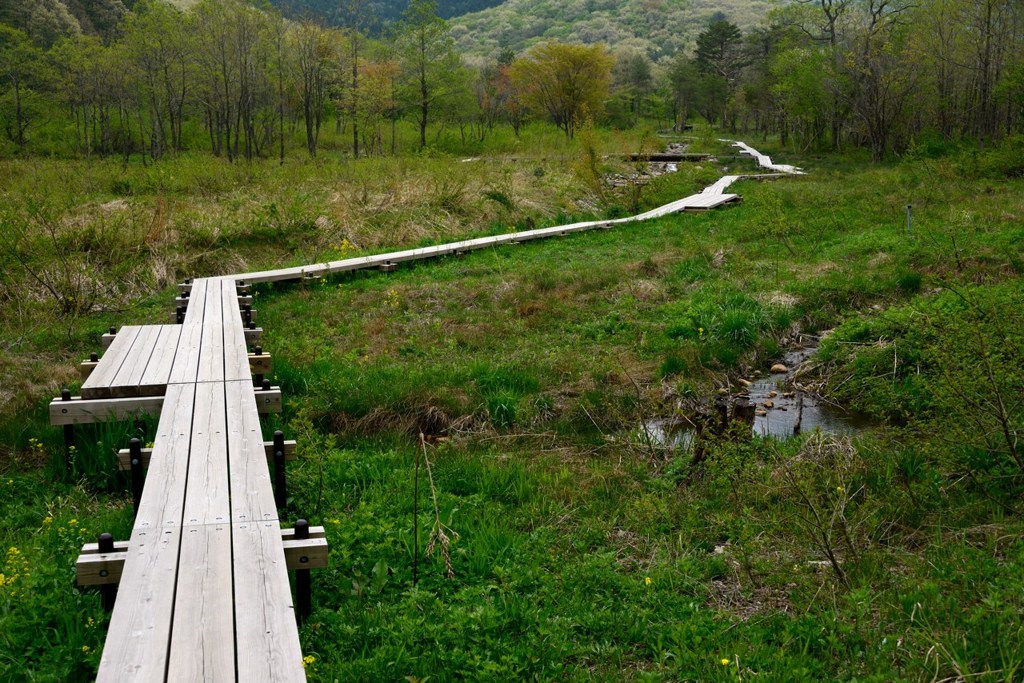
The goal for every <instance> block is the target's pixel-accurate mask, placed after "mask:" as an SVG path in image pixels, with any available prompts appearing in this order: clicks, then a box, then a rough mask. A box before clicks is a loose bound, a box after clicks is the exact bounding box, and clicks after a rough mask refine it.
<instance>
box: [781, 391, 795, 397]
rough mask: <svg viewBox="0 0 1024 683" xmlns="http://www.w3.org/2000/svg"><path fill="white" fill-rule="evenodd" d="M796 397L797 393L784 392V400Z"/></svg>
mask: <svg viewBox="0 0 1024 683" xmlns="http://www.w3.org/2000/svg"><path fill="white" fill-rule="evenodd" d="M794 396H796V392H795V391H784V392H782V398H793V397H794Z"/></svg>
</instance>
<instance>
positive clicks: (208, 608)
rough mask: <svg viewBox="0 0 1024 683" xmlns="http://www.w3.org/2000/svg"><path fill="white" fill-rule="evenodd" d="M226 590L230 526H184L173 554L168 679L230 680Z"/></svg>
mask: <svg viewBox="0 0 1024 683" xmlns="http://www.w3.org/2000/svg"><path fill="white" fill-rule="evenodd" d="M231 589H232V576H231V527H230V525H228V524H214V525H203V526H185V527H184V528H183V529H182V534H181V550H180V553H179V559H178V585H177V590H176V598H175V608H174V625H173V628H172V630H171V647H170V650H171V652H170V660H169V662H168V668H167V680H168V681H175V682H177V681H182V682H187V681H195V682H196V683H205V682H211V681H232V682H233V681H234V680H235V648H234V647H232V645H233V643H234V641H235V625H234V617H233V614H232V612H233V605H232V593H231ZM154 646H158V643H154ZM242 680H244V679H242Z"/></svg>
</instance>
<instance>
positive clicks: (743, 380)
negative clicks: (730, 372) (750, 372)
mask: <svg viewBox="0 0 1024 683" xmlns="http://www.w3.org/2000/svg"><path fill="white" fill-rule="evenodd" d="M736 381H737V382H738V383H739V384H741V385H743V386H745V387H749V386H750V385H751V384H753V382H751V381H750V380H749V379H738V380H736Z"/></svg>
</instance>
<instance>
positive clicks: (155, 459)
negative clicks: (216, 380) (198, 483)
mask: <svg viewBox="0 0 1024 683" xmlns="http://www.w3.org/2000/svg"><path fill="white" fill-rule="evenodd" d="M161 400H162V401H163V402H164V406H163V410H161V411H160V421H159V422H158V423H157V431H156V436H155V438H154V443H153V455H152V458H151V459H150V467H149V471H148V472H147V473H146V485H145V487H144V488H143V490H142V499H141V500H140V501H139V511H138V513H137V514H136V515H135V527H136V528H155V527H160V526H165V525H167V526H174V527H178V526H181V519H182V516H183V514H184V509H185V485H186V482H187V481H188V470H189V452H190V450H191V445H192V416H193V414H194V412H195V400H196V385H195V384H174V385H170V386H168V387H167V395H166V396H164V397H163V398H162V399H161Z"/></svg>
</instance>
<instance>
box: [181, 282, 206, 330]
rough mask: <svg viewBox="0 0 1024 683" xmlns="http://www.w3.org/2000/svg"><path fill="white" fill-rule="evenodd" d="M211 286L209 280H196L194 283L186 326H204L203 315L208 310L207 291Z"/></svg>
mask: <svg viewBox="0 0 1024 683" xmlns="http://www.w3.org/2000/svg"><path fill="white" fill-rule="evenodd" d="M209 285H210V280H209V279H208V278H203V279H201V280H196V281H195V282H193V283H192V292H191V294H190V295H189V305H188V310H186V311H185V321H184V323H182V324H184V325H202V324H203V315H204V313H205V309H206V299H207V289H208V287H209Z"/></svg>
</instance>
